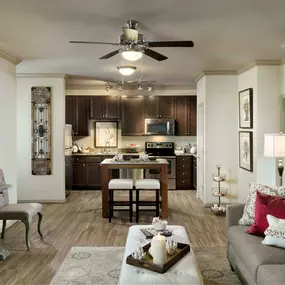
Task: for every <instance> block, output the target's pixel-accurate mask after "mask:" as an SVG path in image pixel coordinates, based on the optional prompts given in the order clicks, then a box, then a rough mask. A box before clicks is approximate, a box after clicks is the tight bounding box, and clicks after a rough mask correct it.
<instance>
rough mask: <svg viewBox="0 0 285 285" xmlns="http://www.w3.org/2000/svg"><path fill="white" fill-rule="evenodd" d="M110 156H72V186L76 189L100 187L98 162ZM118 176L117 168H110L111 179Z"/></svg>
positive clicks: (95, 188)
mask: <svg viewBox="0 0 285 285" xmlns="http://www.w3.org/2000/svg"><path fill="white" fill-rule="evenodd" d="M112 157H113V155H112V156H101V155H86V156H80V155H75V156H74V163H73V187H72V189H78V190H85V189H89V190H98V189H101V166H100V163H101V162H102V161H103V160H104V159H105V158H112ZM113 178H119V170H118V169H114V170H112V179H113Z"/></svg>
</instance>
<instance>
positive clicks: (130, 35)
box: [122, 27, 139, 42]
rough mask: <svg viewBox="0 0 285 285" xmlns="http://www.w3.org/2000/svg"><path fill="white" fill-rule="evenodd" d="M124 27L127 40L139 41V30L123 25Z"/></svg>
mask: <svg viewBox="0 0 285 285" xmlns="http://www.w3.org/2000/svg"><path fill="white" fill-rule="evenodd" d="M122 29H123V32H124V35H125V37H126V40H127V41H131V42H137V41H138V36H139V32H138V31H137V30H134V29H130V28H127V27H123V28H122Z"/></svg>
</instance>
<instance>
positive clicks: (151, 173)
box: [145, 156, 176, 179]
mask: <svg viewBox="0 0 285 285" xmlns="http://www.w3.org/2000/svg"><path fill="white" fill-rule="evenodd" d="M156 158H164V159H166V160H167V161H168V179H175V178H176V158H175V157H163V156H157V157H156ZM145 178H154V179H159V178H160V171H159V169H146V170H145Z"/></svg>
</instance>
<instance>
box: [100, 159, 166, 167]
mask: <svg viewBox="0 0 285 285" xmlns="http://www.w3.org/2000/svg"><path fill="white" fill-rule="evenodd" d="M101 164H129V165H136V164H169V163H168V161H167V160H166V159H164V158H159V159H156V161H128V160H125V161H113V160H112V159H109V158H106V159H104V160H103V161H102V162H101Z"/></svg>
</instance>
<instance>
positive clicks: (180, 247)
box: [126, 242, 190, 273]
mask: <svg viewBox="0 0 285 285" xmlns="http://www.w3.org/2000/svg"><path fill="white" fill-rule="evenodd" d="M150 246H151V243H148V244H146V245H145V246H144V247H143V250H144V252H146V256H145V258H144V259H136V258H133V257H132V255H131V254H130V255H129V256H128V257H127V260H126V262H127V264H130V265H134V266H136V267H140V268H144V269H148V270H151V271H154V272H157V273H165V272H166V271H167V270H168V269H169V268H170V267H172V266H173V265H174V264H175V263H176V262H178V261H179V260H180V259H182V258H183V256H185V255H186V254H187V253H188V252H189V251H190V246H189V244H185V243H179V242H178V243H177V251H176V253H175V254H173V255H168V254H166V262H165V263H164V264H163V265H159V264H154V263H153V261H152V260H153V259H152V256H151V255H150V254H149V252H148V250H149V248H150Z"/></svg>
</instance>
